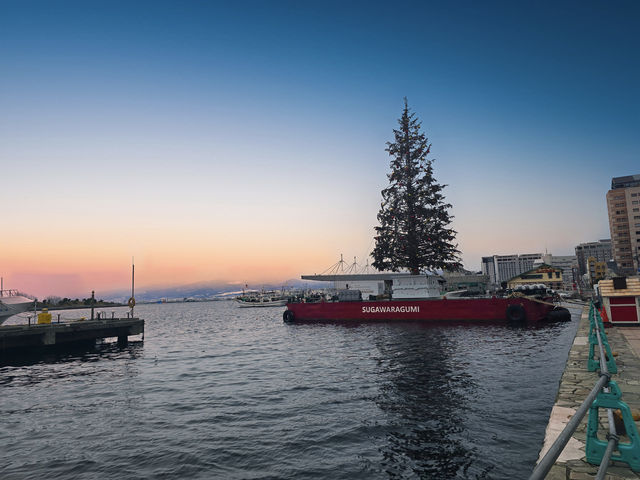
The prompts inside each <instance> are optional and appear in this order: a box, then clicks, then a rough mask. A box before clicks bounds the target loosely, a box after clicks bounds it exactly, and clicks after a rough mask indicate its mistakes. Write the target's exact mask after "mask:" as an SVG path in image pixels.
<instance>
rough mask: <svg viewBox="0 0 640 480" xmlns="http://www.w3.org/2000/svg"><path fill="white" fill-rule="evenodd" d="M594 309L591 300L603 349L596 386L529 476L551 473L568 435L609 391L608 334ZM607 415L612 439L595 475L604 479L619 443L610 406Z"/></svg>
mask: <svg viewBox="0 0 640 480" xmlns="http://www.w3.org/2000/svg"><path fill="white" fill-rule="evenodd" d="M594 310H595V307H594V305H593V302H591V304H590V306H589V320H590V323H591V328H592V330H594V331H595V333H596V337H597V340H598V348H599V350H600V352H599V353H600V355H599V356H600V378H599V379H598V381H597V382H596V384H595V386H594V387H593V389H592V390H591V391H590V392H589V395H587V397H586V398H585V399H584V401H583V402H582V404H581V405H580V407H579V408H578V410H576V413H575V414H574V415H573V417H571V420H570V421H569V422H568V423H567V425H566V426H565V428H564V429H563V430H562V432H561V433H560V435H558V438H556V440H555V441H554V442H553V444H552V445H551V447H550V448H549V450H548V451H547V453H546V454H545V456H544V457H543V458H542V460H540V462H539V463H538V465H536V467H535V468H534V470H533V472H532V473H531V476H530V477H529V480H541V479H544V478H545V476H546V475H547V473H549V471H550V470H551V467H553V465H554V464H555V462H556V460H557V459H558V457H559V456H560V454H561V453H562V451H563V450H564V448H565V446H566V445H567V443H568V442H569V439H570V438H571V436H572V435H573V433H574V432H575V431H576V429H577V428H578V426H579V425H580V422H581V421H582V419H583V418H584V416H585V414H586V413H587V412H588V411H589V410H590V409H591V407H592V405H593V403H594V402H595V401H596V399H597V398H598V395H600V393H601V390H604V392H605V393H609V392H610V389H609V388H608V386H609V382H610V381H611V374H610V373H609V370H608V368H607V361H606V357H605V353H604V347H603V341H602V335H605V333H604V332H601V331H600V325H601V324H602V319H601V318H600V314H599V313H597V310H595V312H596V313H595V314H594ZM596 315H597V318H596ZM605 338H606V336H605ZM605 342H606V340H605ZM590 351H591V349H590ZM615 371H616V372H617V368H615ZM614 385H615V382H614ZM607 419H608V421H609V435H607V438H608V440H609V442H608V444H607V448H606V450H605V453H604V455H603V456H602V460H601V462H600V468H599V469H598V474H597V476H596V479H600V480H602V479H604V477H605V475H606V471H607V467H608V465H609V462H610V460H611V456H612V454H613V451H614V450H615V448H616V445H617V443H618V435H617V433H616V428H615V424H614V422H613V412H612V410H611V408H607Z"/></svg>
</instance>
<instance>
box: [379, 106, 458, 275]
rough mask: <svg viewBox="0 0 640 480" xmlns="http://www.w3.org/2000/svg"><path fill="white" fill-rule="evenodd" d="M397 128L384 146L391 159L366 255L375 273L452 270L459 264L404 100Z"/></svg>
mask: <svg viewBox="0 0 640 480" xmlns="http://www.w3.org/2000/svg"><path fill="white" fill-rule="evenodd" d="M398 124H399V125H400V128H399V129H397V130H395V129H394V130H393V133H394V135H395V142H393V143H392V142H387V148H386V151H387V152H389V155H390V156H391V157H392V159H391V163H390V166H391V173H389V174H388V175H387V176H388V178H389V186H388V187H387V188H385V189H384V190H382V205H381V207H380V212H379V213H378V221H379V222H380V226H378V227H375V230H376V237H375V243H376V244H375V248H374V249H373V252H372V254H371V256H372V257H373V259H374V261H373V266H374V267H375V268H376V269H378V270H391V271H394V272H397V271H398V270H401V269H408V270H409V271H410V272H411V273H413V274H418V273H420V272H421V271H424V270H433V269H445V270H447V269H454V268H457V267H459V266H460V257H459V254H460V252H459V251H458V249H457V245H456V244H455V243H454V242H455V237H456V232H455V231H454V230H453V229H452V228H450V223H451V220H452V218H453V217H452V216H450V215H449V212H448V209H449V208H451V205H450V204H448V203H445V198H444V195H443V194H442V190H443V189H444V187H445V185H440V184H438V183H437V182H436V180H435V178H434V177H433V159H428V158H427V155H428V154H429V152H430V150H431V144H429V143H428V139H427V137H426V136H425V135H424V133H422V132H421V131H420V129H421V126H422V124H421V122H420V121H419V120H418V119H417V118H416V116H415V114H414V113H413V112H411V110H410V109H409V106H408V104H407V99H406V98H405V99H404V110H403V112H402V117H401V118H400V119H398Z"/></svg>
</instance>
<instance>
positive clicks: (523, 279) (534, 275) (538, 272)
mask: <svg viewBox="0 0 640 480" xmlns="http://www.w3.org/2000/svg"><path fill="white" fill-rule="evenodd" d="M538 284H544V285H545V286H546V287H547V288H552V289H553V290H560V289H561V288H562V270H561V269H559V268H555V267H552V266H551V265H547V264H546V263H543V264H542V265H538V266H536V267H535V268H532V269H531V270H529V271H527V272H524V273H521V274H520V275H517V276H515V277H513V278H512V279H511V280H509V281H508V282H507V288H511V289H513V288H516V287H518V286H526V285H538Z"/></svg>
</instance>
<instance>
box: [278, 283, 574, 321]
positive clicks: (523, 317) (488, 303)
mask: <svg viewBox="0 0 640 480" xmlns="http://www.w3.org/2000/svg"><path fill="white" fill-rule="evenodd" d="M381 278H382V283H380V290H379V291H383V290H386V293H387V294H388V295H389V296H391V297H392V298H391V299H376V300H374V299H371V300H362V299H361V298H362V296H363V295H362V293H365V292H366V289H367V288H368V287H367V282H371V283H370V285H374V288H375V285H376V282H377V281H378V280H379V279H381ZM303 279H309V280H325V279H326V280H328V279H331V280H334V281H336V282H343V286H344V285H346V286H347V289H343V290H339V291H338V293H339V295H337V296H334V297H333V298H332V299H331V300H327V297H326V296H322V297H320V298H319V299H318V301H306V300H304V299H301V300H297V301H290V302H288V303H287V309H286V310H285V312H284V314H283V319H284V321H285V322H304V321H343V320H347V321H434V322H435V321H443V322H495V321H498V322H524V321H527V322H539V321H542V320H546V319H549V320H568V319H570V313H569V311H568V310H566V309H565V308H560V307H557V306H556V305H555V304H554V303H553V302H552V299H551V297H550V296H549V295H548V294H547V293H546V289H544V285H541V286H540V287H543V288H542V290H541V291H538V292H532V291H531V292H525V294H523V293H516V294H512V295H510V296H507V297H497V296H493V297H480V298H478V297H475V298H464V297H460V298H447V297H446V296H445V297H443V296H440V295H439V294H438V293H437V292H438V290H439V287H438V281H439V279H438V278H437V277H436V276H431V277H429V276H427V277H425V276H408V275H397V274H396V275H394V276H393V278H389V276H387V277H386V278H384V277H383V276H382V275H379V274H378V275H360V276H358V277H354V276H348V275H333V276H324V275H323V276H319V275H318V276H308V277H303ZM347 281H349V282H350V285H351V290H349V285H348V284H346V283H344V282H347ZM385 282H386V283H387V285H386V288H385V285H384V283H385ZM357 287H360V288H364V289H365V292H363V291H361V290H359V289H357ZM367 293H370V292H367ZM373 293H376V291H375V290H374V292H373ZM344 294H346V295H344ZM419 294H422V295H419ZM411 296H413V297H414V298H410V297H411ZM376 297H377V295H371V298H376ZM397 297H401V298H397Z"/></svg>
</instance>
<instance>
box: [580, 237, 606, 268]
mask: <svg viewBox="0 0 640 480" xmlns="http://www.w3.org/2000/svg"><path fill="white" fill-rule="evenodd" d="M589 257H594V258H595V259H596V261H598V262H608V261H609V260H611V259H612V258H613V256H612V255H611V239H609V238H606V239H603V240H598V241H597V242H587V243H581V244H580V245H578V246H577V247H576V259H577V261H578V272H579V274H580V277H582V275H584V274H586V273H588V271H589V270H588V268H587V260H588V259H589Z"/></svg>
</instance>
